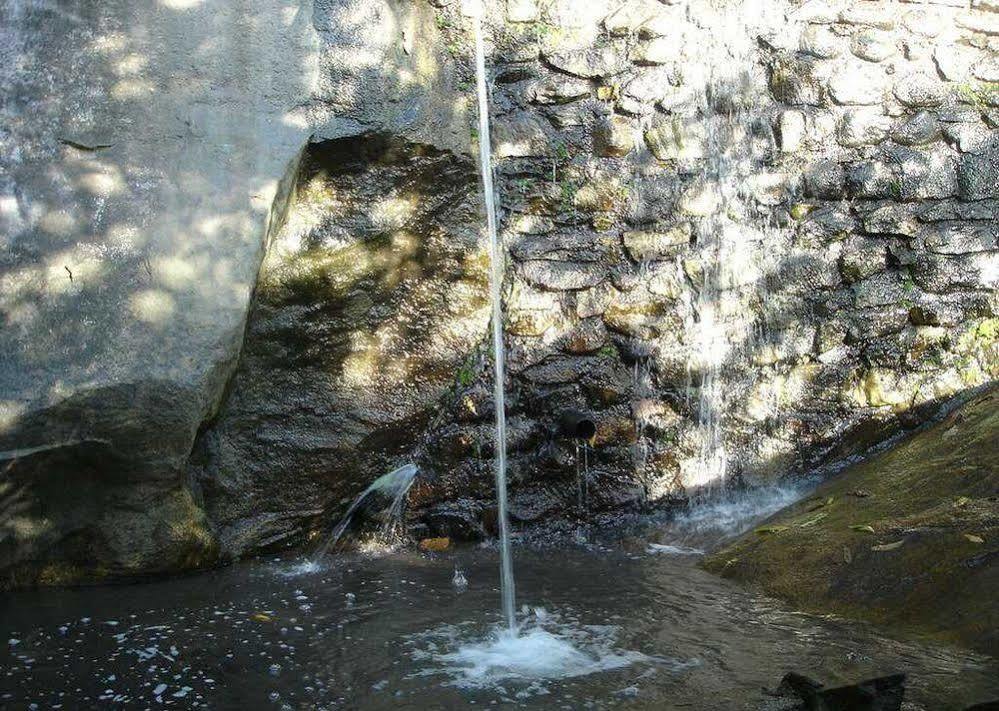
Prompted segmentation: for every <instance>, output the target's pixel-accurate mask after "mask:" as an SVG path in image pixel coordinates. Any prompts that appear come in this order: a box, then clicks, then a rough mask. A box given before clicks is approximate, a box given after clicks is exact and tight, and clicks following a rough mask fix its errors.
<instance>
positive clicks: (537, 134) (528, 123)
mask: <svg viewBox="0 0 999 711" xmlns="http://www.w3.org/2000/svg"><path fill="white" fill-rule="evenodd" d="M493 151H494V154H495V156H496V158H519V157H527V156H533V157H541V156H545V155H547V154H548V152H549V150H548V134H547V133H546V132H545V129H544V127H543V126H542V125H541V122H540V121H538V119H536V118H534V117H533V116H529V115H527V114H526V113H522V114H515V115H512V116H507V117H504V118H502V119H498V120H497V121H496V124H495V128H494V129H493Z"/></svg>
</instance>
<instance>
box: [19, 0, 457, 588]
mask: <svg viewBox="0 0 999 711" xmlns="http://www.w3.org/2000/svg"><path fill="white" fill-rule="evenodd" d="M390 30H391V31H390ZM400 31H401V33H402V36H403V38H404V39H403V41H400V39H399V36H400V34H399V33H400ZM438 34H439V30H438V28H437V26H436V24H435V22H434V15H433V10H432V8H430V7H429V6H426V5H424V4H422V3H417V4H409V3H396V2H388V1H385V2H362V1H361V0H318V1H317V2H312V1H311V0H310V1H306V0H298V1H295V2H292V3H291V4H289V3H287V2H277V1H276V0H253V1H252V2H250V3H248V4H247V3H242V4H233V3H230V2H225V1H224V0H201V1H200V2H189V1H186V0H185V1H180V0H162V1H156V0H141V1H140V2H132V1H130V0H101V1H98V0H83V1H82V2H78V3H73V4H72V5H71V6H62V5H60V6H58V7H56V6H53V5H49V4H38V3H16V4H10V3H8V4H5V5H3V6H2V7H0V56H2V58H3V61H2V62H0V96H2V97H3V104H2V106H0V113H2V123H3V125H4V130H3V132H2V133H0V498H2V503H0V570H3V571H5V575H4V576H3V580H4V581H5V583H7V582H10V581H13V582H14V583H30V582H35V581H58V582H66V581H70V580H79V579H83V578H87V579H102V578H107V577H114V576H118V575H125V574H134V573H142V572H155V571H161V570H173V569H177V568H178V567H186V566H191V565H199V564H203V563H207V562H210V561H212V560H213V559H214V557H215V555H216V543H215V540H214V535H213V533H212V531H211V530H210V526H209V525H208V522H207V520H206V518H205V515H204V511H203V509H202V507H201V505H200V503H199V501H198V498H197V495H196V492H195V491H192V489H191V488H190V487H189V486H188V483H187V477H186V466H185V464H186V461H187V459H188V456H189V454H190V452H191V449H192V445H193V443H194V440H195V437H196V435H197V433H198V431H199V429H200V428H202V427H203V426H204V424H205V423H206V422H207V421H209V420H211V419H212V418H213V417H214V416H215V415H216V413H217V411H218V408H219V406H220V404H221V402H222V399H223V393H224V391H225V388H226V384H227V382H228V380H229V378H230V377H231V375H232V373H233V371H234V368H235V366H236V363H237V361H238V358H239V354H240V349H241V345H242V341H243V333H244V328H245V325H246V319H247V314H248V310H249V306H250V300H251V295H252V293H253V290H254V285H255V284H256V281H257V272H258V269H259V267H260V264H261V260H262V258H263V256H264V253H265V245H266V242H267V239H268V235H273V234H274V233H275V232H276V231H277V229H278V228H279V227H280V225H281V222H282V219H283V216H284V213H285V210H286V206H287V197H288V195H289V194H290V188H291V186H292V183H293V178H294V176H295V174H296V171H297V163H298V158H299V156H300V154H301V152H302V149H303V146H304V145H305V144H306V142H307V141H308V138H309V136H310V135H311V134H317V135H320V136H325V137H336V136H342V135H349V134H359V133H362V132H365V131H369V130H371V129H372V128H375V129H384V130H391V131H394V132H397V133H400V134H403V135H409V136H410V137H412V138H413V139H414V140H420V141H422V142H424V143H431V144H437V145H439V146H441V147H443V148H448V149H455V148H462V140H461V138H460V137H461V136H462V135H465V136H467V131H465V130H459V127H462V126H463V116H462V112H463V110H464V108H463V107H464V104H463V103H462V100H461V99H460V98H459V97H458V95H457V93H456V92H455V91H453V90H452V89H451V88H450V87H451V86H452V84H453V82H452V81H451V78H450V74H449V70H448V69H447V66H446V65H447V62H446V61H445V60H444V58H443V57H442V56H441V55H440V54H439V53H440V52H441V50H440V49H439V48H440V47H441V45H442V43H441V42H439V41H437V40H436V38H437V35H438ZM345 58H347V59H349V61H345ZM431 86H432V87H433V89H432V90H431V88H430V87H431ZM376 94H377V97H376V98H373V97H375V95H376ZM464 142H465V143H467V138H466V139H465V141H464Z"/></svg>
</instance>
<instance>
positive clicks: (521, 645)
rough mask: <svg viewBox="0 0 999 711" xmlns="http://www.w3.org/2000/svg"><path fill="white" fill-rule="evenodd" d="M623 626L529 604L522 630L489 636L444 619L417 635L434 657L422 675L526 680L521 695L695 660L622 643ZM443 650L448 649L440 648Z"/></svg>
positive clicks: (470, 680)
mask: <svg viewBox="0 0 999 711" xmlns="http://www.w3.org/2000/svg"><path fill="white" fill-rule="evenodd" d="M618 633H619V629H618V628H617V627H616V626H613V625H578V624H568V623H565V622H563V621H562V620H561V619H560V618H559V616H558V615H555V614H550V613H548V612H547V611H546V610H544V609H543V608H535V609H533V610H528V611H527V613H526V614H525V616H524V618H523V620H522V626H521V628H520V632H519V634H518V633H517V632H515V631H513V630H508V629H498V630H495V631H494V632H493V633H492V635H491V636H489V637H487V638H486V639H484V640H482V641H479V642H473V643H464V644H461V643H460V638H461V637H462V636H463V635H462V629H461V628H460V627H457V626H452V625H445V626H443V627H441V628H439V629H437V630H434V631H433V632H430V633H426V634H424V635H421V636H420V637H419V638H417V639H415V640H414V642H415V643H416V644H415V646H414V649H413V651H412V653H411V654H412V656H413V659H414V660H416V661H417V662H423V663H427V662H429V663H430V666H429V668H424V670H423V671H421V672H420V673H419V674H420V675H426V676H429V675H436V674H444V675H446V676H448V677H450V680H449V681H448V685H450V686H456V687H459V688H464V689H489V688H494V687H500V686H502V687H503V688H507V687H506V686H504V685H505V684H508V683H510V682H521V683H522V684H523V685H524V688H523V689H522V690H521V691H520V692H519V693H518V694H517V696H518V697H521V698H523V697H526V696H531V695H533V694H545V693H547V691H546V689H545V688H544V686H543V683H544V682H546V681H554V680H557V679H569V678H573V677H580V676H586V675H589V674H596V673H599V672H606V671H613V670H615V669H623V668H625V667H630V666H632V665H641V664H645V665H656V666H667V667H672V668H673V669H675V670H679V669H682V668H685V667H687V666H689V665H690V664H692V663H693V664H696V663H697V662H696V660H691V661H688V662H678V661H676V660H671V659H666V658H663V657H653V656H649V655H647V654H643V653H641V652H635V651H629V650H624V649H619V648H618V647H617V636H618ZM441 650H444V651H441Z"/></svg>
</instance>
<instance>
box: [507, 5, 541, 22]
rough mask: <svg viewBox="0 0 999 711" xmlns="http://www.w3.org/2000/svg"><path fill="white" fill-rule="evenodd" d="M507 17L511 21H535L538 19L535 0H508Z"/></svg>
mask: <svg viewBox="0 0 999 711" xmlns="http://www.w3.org/2000/svg"><path fill="white" fill-rule="evenodd" d="M506 19H507V20H509V21H510V22H534V21H535V20H537V19H538V4H537V2H535V0H506Z"/></svg>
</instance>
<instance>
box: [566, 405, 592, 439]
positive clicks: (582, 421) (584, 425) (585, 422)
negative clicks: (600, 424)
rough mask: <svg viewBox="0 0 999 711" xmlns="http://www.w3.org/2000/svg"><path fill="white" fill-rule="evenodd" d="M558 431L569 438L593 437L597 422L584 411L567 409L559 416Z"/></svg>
mask: <svg viewBox="0 0 999 711" xmlns="http://www.w3.org/2000/svg"><path fill="white" fill-rule="evenodd" d="M559 433H560V434H561V435H562V436H563V437H568V438H569V439H582V440H589V439H593V435H595V434H596V433H597V424H596V423H595V422H594V421H593V420H592V419H591V418H590V416H589V415H587V414H586V413H585V412H580V411H579V410H567V411H565V412H563V413H562V416H561V417H560V418H559Z"/></svg>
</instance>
